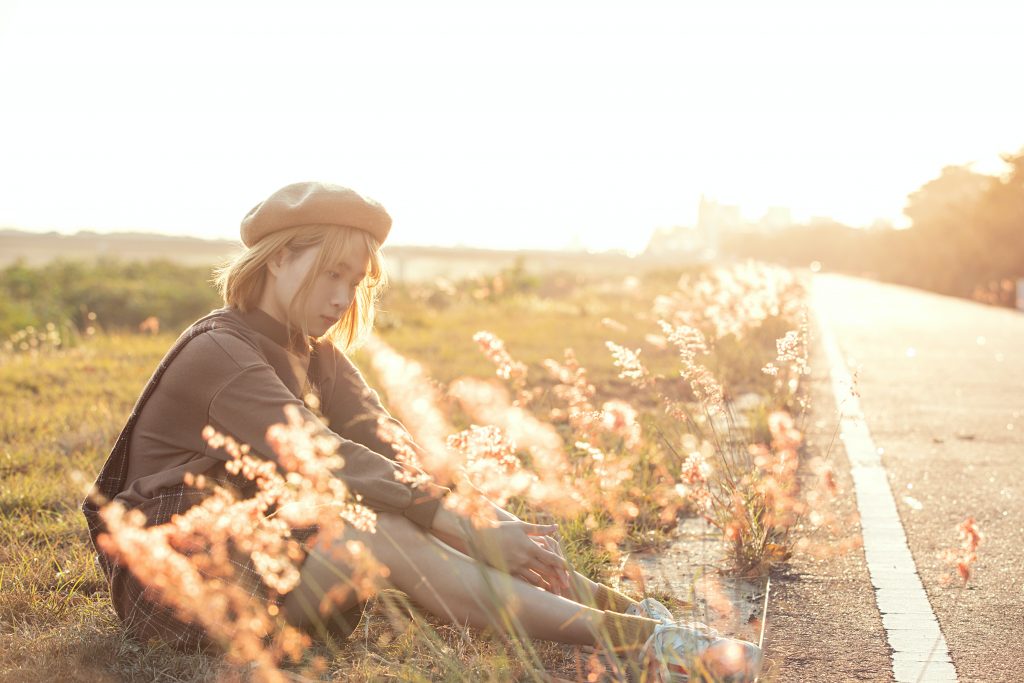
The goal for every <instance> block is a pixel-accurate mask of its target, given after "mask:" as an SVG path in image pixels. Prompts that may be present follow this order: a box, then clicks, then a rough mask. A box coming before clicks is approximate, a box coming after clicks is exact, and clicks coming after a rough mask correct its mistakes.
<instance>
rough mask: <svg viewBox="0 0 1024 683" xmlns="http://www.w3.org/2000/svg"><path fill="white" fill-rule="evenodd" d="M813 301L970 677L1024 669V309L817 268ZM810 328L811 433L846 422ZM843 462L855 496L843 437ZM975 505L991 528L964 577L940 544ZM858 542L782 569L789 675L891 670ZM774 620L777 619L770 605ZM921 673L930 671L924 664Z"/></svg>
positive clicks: (818, 441)
mask: <svg viewBox="0 0 1024 683" xmlns="http://www.w3.org/2000/svg"><path fill="white" fill-rule="evenodd" d="M812 286H813V288H814V292H815V296H814V300H815V302H816V311H815V315H816V316H817V317H819V318H820V319H822V320H824V321H826V322H827V325H828V326H829V328H830V329H831V332H832V334H833V335H834V337H835V339H836V341H837V343H838V346H839V348H840V350H841V355H842V356H843V358H844V359H845V361H846V365H847V368H848V369H849V371H850V372H854V371H856V372H857V377H858V391H859V393H860V407H861V409H862V411H863V414H864V420H865V423H866V425H867V428H868V429H869V430H870V433H871V437H872V439H873V441H874V444H875V445H876V446H877V447H878V448H880V449H882V458H881V459H882V465H883V467H884V468H885V470H886V473H887V476H888V480H889V484H890V487H891V489H892V492H893V495H894V497H895V500H896V506H897V510H898V513H899V517H900V519H901V521H902V525H903V527H904V529H905V531H906V537H907V542H908V544H909V547H910V551H911V553H912V556H913V559H914V562H915V564H916V567H917V571H918V574H919V575H920V578H921V582H922V583H923V585H924V588H925V590H926V592H927V596H928V600H929V602H930V604H931V608H932V610H933V611H934V614H935V615H936V617H937V618H938V621H939V625H940V626H941V629H942V632H943V634H944V636H945V640H946V642H947V643H948V646H949V654H950V657H951V659H952V661H953V664H954V665H955V668H956V672H957V674H958V676H959V679H960V680H961V681H1020V680H1024V313H1019V312H1016V311H1011V310H1007V309H999V308H994V307H989V306H984V305H981V304H975V303H971V302H967V301H963V300H960V299H955V298H951V297H944V296H939V295H935V294H930V293H927V292H922V291H918V290H914V289H910V288H906V287H899V286H895V285H887V284H881V283H877V282H873V281H869V280H860V279H856V278H849V277H844V276H838V275H831V274H818V275H815V276H813V279H812ZM816 336H817V333H816V331H815V330H813V329H812V342H813V344H814V346H815V349H814V350H813V352H812V360H811V365H812V369H813V373H812V376H811V391H812V395H813V396H814V400H815V405H814V408H813V413H812V416H811V417H812V419H811V422H810V424H809V426H808V427H807V431H808V441H809V442H810V443H811V444H812V447H813V448H820V449H821V450H822V451H823V450H824V448H825V447H826V446H827V442H828V438H829V437H830V435H831V431H832V429H834V428H835V425H836V423H837V417H838V415H837V413H836V401H835V397H834V396H833V395H831V393H830V386H829V385H830V380H829V368H828V366H827V361H826V359H825V357H824V354H823V353H822V351H821V348H820V346H821V344H820V341H821V340H820V338H819V339H816V338H815V337H816ZM832 457H833V458H834V460H833V463H834V464H835V465H836V467H837V469H838V470H839V474H840V483H841V484H842V485H844V489H845V494H844V496H843V497H842V498H841V499H840V501H838V502H837V505H838V506H839V509H840V511H842V510H843V509H844V506H846V507H847V508H848V507H854V509H855V506H854V503H853V498H852V489H851V486H850V485H849V484H850V480H849V463H848V461H847V458H846V453H845V450H844V448H843V445H842V444H841V443H837V444H836V447H834V449H833V455H832ZM967 515H973V516H974V517H975V519H976V520H977V522H978V524H979V526H980V528H981V530H982V531H983V533H984V534H985V539H984V541H983V542H982V545H981V547H980V549H979V550H980V558H979V560H978V562H977V565H976V566H975V574H974V576H973V577H972V578H971V581H970V583H969V584H968V587H967V588H966V590H959V589H958V588H957V585H956V584H952V585H945V584H944V583H943V579H944V577H945V576H948V574H949V568H948V567H947V566H946V565H944V564H943V562H942V561H941V559H940V558H939V556H938V555H939V552H940V551H941V550H942V549H943V548H946V547H951V546H955V545H956V544H957V537H956V526H957V524H958V523H959V522H960V521H962V520H963V519H964V518H965V517H966V516H967ZM867 576H868V574H867V571H866V565H865V561H864V554H863V552H862V551H857V552H855V553H852V554H850V555H847V556H845V557H842V558H826V559H820V560H813V559H811V558H803V559H798V560H797V561H796V562H795V563H794V566H793V571H792V572H790V573H789V574H788V575H786V576H784V577H781V580H780V581H779V582H778V583H777V592H776V598H775V599H773V601H772V605H771V608H770V609H771V611H772V613H773V614H774V621H773V623H772V642H771V644H770V645H769V648H768V652H767V654H768V655H769V657H773V658H774V660H775V663H776V666H777V668H776V674H777V676H778V680H787V681H788V680H883V681H884V680H891V679H892V670H891V668H889V669H886V668H885V667H886V666H889V664H888V662H889V653H890V650H889V648H888V646H887V642H886V638H885V631H884V629H883V627H882V620H881V615H880V613H879V611H878V608H877V605H876V604H873V603H874V600H873V598H874V590H873V589H872V587H871V585H870V583H869V582H868V580H867ZM770 622H772V620H771V619H770ZM924 680H928V678H927V676H926V678H925V679H924Z"/></svg>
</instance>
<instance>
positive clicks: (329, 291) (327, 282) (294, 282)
mask: <svg viewBox="0 0 1024 683" xmlns="http://www.w3.org/2000/svg"><path fill="white" fill-rule="evenodd" d="M319 251H320V247H319V246H314V247H309V248H308V249H304V250H303V251H300V252H292V251H289V250H287V249H286V250H285V251H284V253H283V256H282V257H279V258H276V259H272V260H271V261H270V263H268V264H267V267H268V268H269V270H270V273H269V275H270V277H269V278H268V282H267V286H268V290H269V293H270V294H271V296H269V297H267V296H264V297H263V302H264V304H265V306H261V308H264V310H266V312H267V313H269V314H270V315H271V316H273V317H274V318H276V319H277V320H278V321H280V322H282V323H284V322H290V323H291V324H292V325H293V326H294V327H297V328H301V326H302V322H303V320H301V319H294V318H293V319H292V320H288V317H289V312H290V311H291V303H292V300H293V299H294V298H295V296H296V294H298V291H299V288H300V287H301V286H302V283H303V281H304V280H305V279H306V275H307V273H309V271H310V270H311V269H312V268H313V265H314V264H315V263H316V260H317V255H318V252H319ZM346 251H347V252H348V253H347V254H345V255H344V257H343V258H342V259H341V260H340V261H339V262H338V263H335V264H333V265H331V266H328V267H327V268H326V269H325V270H324V271H323V272H320V273H316V274H315V275H314V279H313V285H312V287H311V289H310V291H309V298H308V299H307V300H306V306H305V310H304V311H301V312H299V311H296V312H295V313H294V315H301V316H303V317H304V318H305V323H306V329H307V330H308V331H309V334H310V335H312V336H314V337H320V336H322V335H323V334H324V333H325V332H327V330H328V329H329V328H330V327H331V326H332V325H334V324H335V323H336V322H338V321H339V320H340V319H341V317H342V316H343V315H344V314H345V311H347V310H348V307H349V305H350V304H351V303H352V299H353V297H354V296H355V291H356V287H357V286H358V285H359V283H360V282H361V281H362V279H363V277H364V276H365V275H366V270H367V266H368V265H369V261H370V254H369V251H368V250H367V248H366V245H365V244H363V241H362V240H358V239H350V240H349V243H348V248H347V249H346Z"/></svg>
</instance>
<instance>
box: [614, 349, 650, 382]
mask: <svg viewBox="0 0 1024 683" xmlns="http://www.w3.org/2000/svg"><path fill="white" fill-rule="evenodd" d="M605 346H607V347H608V350H609V351H611V352H612V358H614V361H613V362H614V365H615V367H617V368H618V369H619V378H620V379H628V380H629V381H630V382H632V383H633V385H634V386H637V387H642V386H644V385H645V384H646V383H647V380H648V375H649V373H648V372H647V368H645V367H644V366H643V363H641V362H640V349H636V350H632V349H627V348H626V347H624V346H619V345H618V344H616V343H615V342H611V341H606V342H605Z"/></svg>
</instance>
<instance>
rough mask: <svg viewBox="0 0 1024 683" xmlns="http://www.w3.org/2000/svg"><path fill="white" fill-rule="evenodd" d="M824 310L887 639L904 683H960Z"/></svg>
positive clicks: (826, 342) (821, 322)
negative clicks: (945, 682)
mask: <svg viewBox="0 0 1024 683" xmlns="http://www.w3.org/2000/svg"><path fill="white" fill-rule="evenodd" d="M818 303H820V302H816V304H815V306H814V312H815V318H816V319H817V321H818V330H819V332H820V335H821V342H822V345H823V346H824V348H825V355H826V357H827V358H828V364H829V368H830V373H831V376H832V390H833V392H834V393H835V398H836V405H837V406H842V418H841V422H840V438H841V439H842V440H843V444H844V445H845V446H846V454H847V457H848V458H849V460H850V473H851V474H852V475H853V487H854V491H855V493H856V496H857V509H858V511H859V512H860V520H861V527H862V534H863V538H864V556H865V558H866V560H867V565H868V572H869V573H870V574H871V585H872V586H874V588H875V601H876V602H877V603H878V610H879V611H880V612H881V613H882V625H883V626H884V628H885V637H886V640H887V641H888V642H889V645H890V646H891V647H892V649H893V655H892V672H893V676H894V678H895V679H896V681H897V683H904V681H906V682H907V683H914V682H915V681H956V680H957V677H956V669H955V668H954V667H953V663H952V660H951V659H950V657H949V647H948V646H947V645H946V639H945V637H943V635H942V631H941V629H940V628H939V622H938V620H937V619H936V618H935V613H934V612H932V608H931V605H930V604H929V603H928V595H927V594H926V593H925V591H924V586H923V585H922V584H921V579H920V577H919V576H918V575H917V567H916V566H915V565H914V558H913V557H912V556H911V554H910V548H909V547H908V546H907V537H906V535H905V534H904V531H903V524H902V523H901V522H900V516H899V513H898V512H897V510H896V502H895V500H894V499H893V495H892V489H891V488H890V487H889V480H888V478H887V477H886V475H885V469H884V468H883V467H882V460H881V458H880V457H879V454H878V449H877V448H876V447H875V443H874V441H873V440H872V439H871V433H870V432H869V431H868V426H867V424H866V423H865V422H864V414H863V413H862V412H861V409H860V402H859V401H858V400H857V397H856V396H854V395H853V394H852V393H851V389H852V387H853V379H852V377H851V376H850V373H849V372H848V371H847V369H846V363H845V362H844V360H843V356H842V353H841V352H840V350H839V346H838V344H837V343H836V340H835V337H834V336H833V335H832V331H831V329H829V326H828V321H827V314H824V313H823V311H824V310H825V309H824V306H821V305H818ZM933 648H934V651H933ZM929 655H930V656H929Z"/></svg>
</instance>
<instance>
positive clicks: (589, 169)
mask: <svg viewBox="0 0 1024 683" xmlns="http://www.w3.org/2000/svg"><path fill="white" fill-rule="evenodd" d="M285 7H287V8H288V9H287V11H278V10H279V8H281V9H283V8H285ZM846 7H847V9H848V10H849V11H846V10H839V9H836V8H834V7H833V8H824V7H821V6H820V4H818V3H812V2H789V3H785V4H784V5H782V6H776V7H764V6H761V5H760V4H758V3H754V2H750V1H745V2H727V3H721V4H718V5H715V6H714V7H700V8H697V7H681V6H679V5H677V4H675V3H668V2H654V3H650V4H644V5H642V6H638V7H634V8H631V9H630V10H629V11H618V10H617V8H616V7H614V6H610V5H594V4H593V3H582V2H575V3H567V4H558V5H548V4H543V5H542V4H540V3H525V4H524V3H520V4H517V5H516V6H515V11H511V10H510V9H508V8H506V7H502V6H496V7H488V8H484V7H481V6H479V5H477V4H475V3H467V2H461V3H460V2H448V3H443V4H438V5H431V6H430V7H421V6H419V5H417V4H416V3H380V4H374V5H359V4H354V3H327V2H312V3H306V4H302V5H299V6H287V5H284V4H275V3H267V4H262V5H259V6H253V7H247V8H246V9H245V10H244V12H239V11H238V10H237V9H236V8H234V7H231V8H228V7H224V6H218V5H205V4H201V3H198V2H195V3H183V4H180V5H177V6H175V8H174V9H173V10H169V11H168V10H158V9H154V8H152V7H147V6H142V5H138V4H135V3H131V2H125V1H119V2H113V1H108V2H101V3H89V4H88V5H84V4H81V3H73V2H54V1H49V2H46V1H43V2H34V3H24V2H21V3H18V2H14V1H12V0H0V58H2V59H3V61H4V63H8V64H12V65H13V66H14V67H15V68H11V69H7V70H4V72H2V73H0V92H3V93H5V96H6V97H7V98H8V99H9V101H10V102H13V103H15V105H14V106H12V107H8V108H5V109H4V110H3V111H0V147H2V148H3V149H4V150H5V156H4V163H3V164H0V187H4V189H5V192H4V195H3V196H2V197H0V225H10V226H11V227H13V228H15V229H19V230H24V231H26V232H48V231H53V232H57V233H60V234H69V233H74V232H76V231H80V230H91V231H94V232H97V233H100V234H105V233H110V232H125V231H130V232H137V233H142V234H147V233H155V234H168V235H182V236H194V237H200V238H205V239H229V240H230V239H236V237H235V235H237V225H238V223H239V221H240V220H241V217H242V216H244V215H245V213H246V212H247V210H248V209H249V208H250V207H252V206H253V205H254V204H256V203H258V202H259V201H261V200H262V199H263V198H265V197H266V196H267V195H269V194H270V193H271V192H273V191H274V190H276V189H277V188H279V187H281V186H283V185H285V184H287V183H290V182H294V181H296V180H300V179H314V178H318V179H323V180H328V181H331V182H338V183H340V184H347V185H350V186H352V187H353V188H355V189H357V190H359V191H360V192H363V193H365V194H368V195H369V196H371V197H374V198H375V199H377V200H379V201H381V202H382V203H383V204H384V205H385V207H387V208H388V211H389V212H390V213H391V214H392V217H393V218H394V226H395V227H394V234H393V239H394V240H395V241H396V243H397V244H401V245H409V246H427V245H431V246H440V247H445V246H456V245H458V246H461V247H464V248H483V249H500V250H517V249H543V250H567V249H568V250H572V249H581V248H582V249H586V250H590V251H607V250H621V251H625V252H627V253H637V252H639V251H641V250H642V249H643V248H644V247H645V246H646V244H647V241H648V239H649V238H650V236H651V235H652V234H653V232H654V231H655V230H657V229H664V228H669V227H673V226H685V227H694V226H695V224H696V219H697V209H698V202H699V198H700V196H701V195H704V196H706V197H707V198H709V199H712V200H716V201H718V202H720V203H722V204H725V205H731V206H738V207H739V210H740V212H741V214H742V217H743V218H744V219H745V220H749V221H756V220H757V219H758V218H760V217H761V216H762V215H763V214H764V213H765V212H766V211H768V210H769V209H770V208H772V207H785V208H788V209H789V210H790V212H791V214H792V217H793V220H794V222H796V223H802V222H807V221H810V220H812V219H814V218H823V217H830V218H832V219H834V220H836V221H838V222H840V223H843V224H845V225H849V226H851V227H869V226H871V225H872V224H874V223H875V222H876V221H883V222H888V223H890V224H892V225H893V226H894V227H906V225H907V224H908V221H907V219H906V217H905V216H904V215H903V208H904V206H905V204H906V198H907V195H909V194H910V193H911V192H913V191H915V190H916V189H918V188H919V187H920V186H921V185H923V184H925V183H926V182H928V181H929V180H931V179H934V178H936V177H938V176H939V175H940V173H941V171H942V169H943V168H944V167H945V166H949V165H968V166H973V167H974V168H975V170H976V171H977V172H980V173H988V174H997V173H999V172H1000V171H1001V170H1002V164H1001V162H1000V155H1002V154H1012V153H1016V152H1017V151H1018V150H1021V149H1024V131H1022V129H1021V126H1020V125H1019V122H1020V121H1021V120H1024V94H1022V93H1021V92H1020V91H1019V89H1015V88H1012V87H1009V85H1010V84H1012V83H1014V82H1015V79H1016V77H1017V74H1019V72H1020V70H1021V68H1022V67H1024V59H1022V56H1021V55H1020V54H1019V52H1018V51H1016V50H1015V48H1014V46H1015V45H1016V42H1015V41H1016V36H1015V32H1014V27H1015V26H1016V24H1015V23H1014V22H1013V21H1009V20H1008V19H1009V18H1011V16H1016V13H1015V12H1014V11H1013V6H1012V5H1011V4H1009V3H1005V2H996V1H994V0H993V1H989V2H979V3H975V4H974V5H972V6H971V7H970V8H969V9H960V8H950V7H934V6H932V5H931V4H929V3H925V2H923V0H918V1H915V2H908V3H903V4H901V5H900V6H898V7H894V6H891V5H889V4H886V3H880V2H878V3H859V4H857V5H853V4H852V3H851V4H849V5H847V6H846ZM269 38H272V40H268V39H269ZM185 45H187V46H188V49H187V50H185V49H182V46H185ZM524 46H528V49H524ZM866 46H870V48H871V49H865V47H866ZM126 56H130V58H128V57H126Z"/></svg>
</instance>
